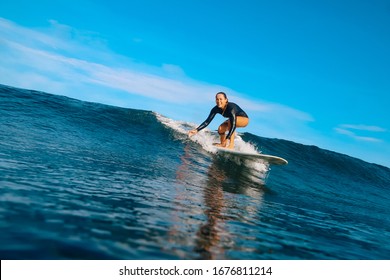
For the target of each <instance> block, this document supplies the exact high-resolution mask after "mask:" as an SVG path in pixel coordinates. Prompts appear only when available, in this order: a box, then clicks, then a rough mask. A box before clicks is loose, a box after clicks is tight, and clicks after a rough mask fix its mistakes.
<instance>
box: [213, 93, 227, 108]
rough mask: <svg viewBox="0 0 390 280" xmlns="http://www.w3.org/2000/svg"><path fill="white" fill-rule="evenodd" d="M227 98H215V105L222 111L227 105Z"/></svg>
mask: <svg viewBox="0 0 390 280" xmlns="http://www.w3.org/2000/svg"><path fill="white" fill-rule="evenodd" d="M227 101H228V100H227V98H225V96H224V95H223V94H217V96H216V97H215V103H217V106H218V107H219V108H221V109H224V108H225V106H226V104H227Z"/></svg>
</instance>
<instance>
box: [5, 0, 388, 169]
mask: <svg viewBox="0 0 390 280" xmlns="http://www.w3.org/2000/svg"><path fill="white" fill-rule="evenodd" d="M389 50H390V1H384V0H383V1H379V0H370V1H368V0H367V1H348V0H328V1H309V0H307V1H304V0H297V1H287V0H274V1H263V0H252V1H250V0H243V1H231V0H225V1H216V0H214V1H206V0H204V1H202V0H198V1H195V0H181V1H179V0H177V1H173V0H167V1H157V0H142V1H141V0H128V1H115V0H113V1H96V0H95V1H74V0H67V1H63V0H59V1H20V0H12V1H11V0H3V1H1V2H0V83H2V84H7V85H11V86H17V87H23V88H30V89H36V90H42V91H46V92H50V93H54V94H61V95H67V96H70V97H74V98H78V99H82V100H88V101H95V102H100V103H105V104H111V105H117V106H122V107H130V108H136V109H146V110H153V111H156V112H159V113H161V114H163V115H166V116H168V117H170V118H173V119H175V120H183V121H188V122H192V123H196V124H199V123H200V122H201V121H203V120H204V119H205V118H206V117H207V115H208V113H209V111H210V109H211V108H212V107H213V106H214V96H215V93H216V92H218V91H225V92H226V93H227V94H228V97H229V99H230V101H232V102H236V103H238V104H239V105H240V106H241V107H243V109H244V110H245V111H247V113H248V114H249V115H250V118H251V122H250V125H249V126H248V127H247V128H245V129H243V130H241V131H248V132H251V133H253V134H256V135H259V136H265V137H271V138H281V139H287V140H291V141H295V142H299V143H303V144H310V145H316V146H319V147H321V148H325V149H329V150H333V151H337V152H341V153H344V154H348V155H351V156H354V157H358V158H361V159H363V160H366V161H369V162H374V163H378V164H382V165H386V166H388V167H390V113H389V108H390V106H389V105H390V51H389ZM221 121H222V118H217V119H216V120H214V122H213V123H212V124H211V125H210V128H211V129H216V128H217V126H218V125H219V123H220V122H221ZM275 154H277V151H275Z"/></svg>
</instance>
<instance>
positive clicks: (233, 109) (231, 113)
mask: <svg viewBox="0 0 390 280" xmlns="http://www.w3.org/2000/svg"><path fill="white" fill-rule="evenodd" d="M216 114H221V115H222V116H224V117H226V118H229V120H230V124H231V127H230V130H229V133H228V134H227V136H226V139H230V137H231V136H232V134H233V132H234V131H235V130H236V122H237V118H236V117H237V116H241V117H245V118H248V115H247V114H246V113H245V112H244V110H242V109H241V108H240V106H238V105H237V104H235V103H232V102H229V103H228V104H227V106H226V109H225V111H224V110H223V109H221V108H219V107H218V106H215V107H214V108H213V109H211V112H210V115H209V116H208V117H207V119H206V120H205V121H204V122H203V123H202V124H201V125H200V126H199V127H198V128H197V129H196V130H197V131H200V130H202V129H203V128H205V127H206V126H208V125H209V124H210V122H211V121H212V120H213V119H214V117H215V115H216Z"/></svg>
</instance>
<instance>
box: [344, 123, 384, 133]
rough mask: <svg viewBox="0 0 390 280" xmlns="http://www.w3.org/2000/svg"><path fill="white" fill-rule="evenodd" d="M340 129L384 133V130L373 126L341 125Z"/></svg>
mask: <svg viewBox="0 0 390 280" xmlns="http://www.w3.org/2000/svg"><path fill="white" fill-rule="evenodd" d="M340 127H343V128H347V129H353V130H363V131H372V132H385V131H386V129H385V128H382V127H379V126H375V125H364V124H358V125H356V124H341V125H340Z"/></svg>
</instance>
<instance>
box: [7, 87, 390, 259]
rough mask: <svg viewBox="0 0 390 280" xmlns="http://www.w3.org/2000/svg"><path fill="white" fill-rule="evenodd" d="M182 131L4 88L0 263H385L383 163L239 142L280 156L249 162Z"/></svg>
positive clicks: (288, 145)
mask: <svg viewBox="0 0 390 280" xmlns="http://www.w3.org/2000/svg"><path fill="white" fill-rule="evenodd" d="M167 123H168V124H169V123H170V124H174V126H172V125H167ZM190 127H191V124H188V123H185V122H182V121H178V120H170V119H168V118H165V117H163V116H160V115H159V114H158V113H155V112H150V111H143V110H133V109H127V108H118V107H113V106H107V105H103V104H98V103H90V102H83V101H80V100H75V99H71V98H67V97H63V96H57V95H51V94H47V93H43V92H39V91H32V90H26V89H18V88H13V87H9V86H4V85H0V131H1V133H0V174H1V177H0V187H1V188H0V189H1V192H0V201H1V203H0V240H1V241H0V257H1V259H387V258H388V256H389V255H390V246H389V244H388V242H387V240H389V238H390V234H389V232H390V231H389V229H390V218H389V217H390V210H389V207H388V187H389V185H390V184H389V183H390V170H389V169H388V168H386V167H383V166H379V165H376V164H370V163H367V162H364V161H362V160H359V159H356V158H352V157H349V156H347V155H343V154H339V153H335V152H331V151H328V150H323V149H320V148H318V147H315V146H307V145H302V144H299V143H294V142H291V141H286V140H281V139H269V138H264V137H260V136H256V135H253V134H249V133H243V134H242V135H240V138H241V140H242V141H243V143H245V145H249V146H250V147H252V148H255V149H257V150H261V151H262V152H264V153H269V154H277V155H279V156H281V157H284V158H286V159H287V160H288V161H289V164H288V165H286V166H280V167H279V166H275V167H274V166H271V167H269V166H267V165H266V164H265V163H261V164H257V165H254V164H249V163H246V162H241V161H236V160H233V159H232V158H226V157H221V156H218V155H215V154H213V153H209V152H208V151H207V149H204V148H203V147H202V143H199V142H194V141H190V140H189V139H188V138H187V137H186V136H185V134H184V133H183V131H185V129H189V128H190ZM205 133H211V132H207V131H206V132H205ZM203 144H204V143H203Z"/></svg>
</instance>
